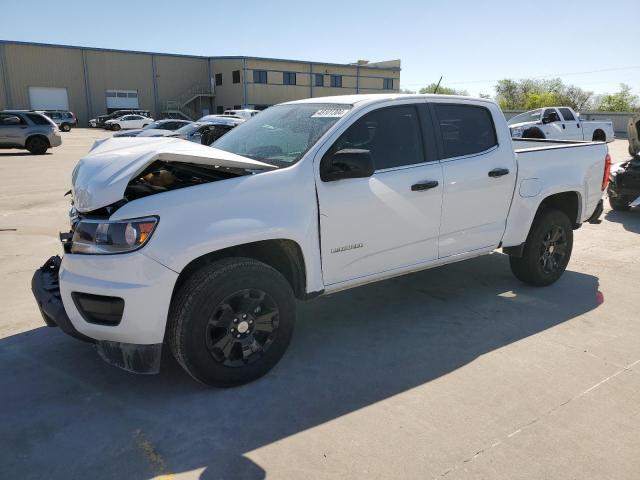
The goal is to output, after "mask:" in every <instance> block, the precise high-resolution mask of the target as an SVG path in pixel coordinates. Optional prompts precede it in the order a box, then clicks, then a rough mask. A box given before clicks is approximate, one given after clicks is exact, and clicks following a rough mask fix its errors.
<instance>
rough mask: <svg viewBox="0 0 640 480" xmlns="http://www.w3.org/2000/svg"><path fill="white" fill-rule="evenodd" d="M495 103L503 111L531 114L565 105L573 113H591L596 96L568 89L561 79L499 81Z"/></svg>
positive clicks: (570, 86)
mask: <svg viewBox="0 0 640 480" xmlns="http://www.w3.org/2000/svg"><path fill="white" fill-rule="evenodd" d="M495 89H496V101H497V102H498V104H499V105H500V107H501V108H502V109H503V110H531V109H534V108H541V107H551V106H558V105H566V106H568V107H572V108H573V109H574V110H582V109H588V108H589V107H590V106H591V99H592V97H593V92H587V91H585V90H582V89H581V88H580V87H577V86H575V85H565V84H564V83H563V82H562V80H561V79H559V78H553V79H550V80H541V79H534V78H525V79H523V80H519V81H518V80H511V79H504V80H499V81H498V84H497V85H496V86H495Z"/></svg>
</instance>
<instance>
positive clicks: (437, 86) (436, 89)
mask: <svg viewBox="0 0 640 480" xmlns="http://www.w3.org/2000/svg"><path fill="white" fill-rule="evenodd" d="M441 81H442V75H440V80H438V84H437V85H436V88H434V89H433V93H438V88H440V82H441Z"/></svg>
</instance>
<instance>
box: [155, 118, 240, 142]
mask: <svg viewBox="0 0 640 480" xmlns="http://www.w3.org/2000/svg"><path fill="white" fill-rule="evenodd" d="M243 122H244V120H242V119H239V118H231V117H223V116H220V115H208V116H206V117H202V118H201V119H200V120H198V121H197V122H192V123H190V124H189V125H185V126H184V127H182V128H180V129H178V130H176V131H175V132H170V133H167V134H165V135H162V136H167V137H178V138H182V139H183V140H188V141H190V142H195V143H200V144H202V145H210V144H211V143H213V142H214V141H215V140H217V139H218V138H220V137H221V136H222V135H224V134H225V133H227V132H228V131H229V130H231V129H232V128H234V127H236V126H238V125H240V124H241V123H243ZM154 136H158V135H154Z"/></svg>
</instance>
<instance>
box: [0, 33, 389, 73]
mask: <svg viewBox="0 0 640 480" xmlns="http://www.w3.org/2000/svg"><path fill="white" fill-rule="evenodd" d="M2 44H14V45H25V46H32V47H52V48H70V49H79V50H89V51H96V52H115V53H133V54H140V55H161V56H166V57H186V58H200V59H202V60H217V59H220V60H225V59H226V60H265V61H275V62H292V63H304V64H310V63H312V64H321V65H333V66H337V67H356V68H367V69H374V70H376V69H377V70H393V71H400V66H397V67H396V66H391V67H385V66H384V64H387V63H389V62H398V64H399V63H400V60H389V61H382V62H372V63H369V64H362V65H359V64H357V63H335V62H318V61H311V60H291V59H286V58H271V57H253V56H246V55H239V56H233V55H231V56H225V55H223V56H204V55H187V54H180V53H162V52H145V51H140V50H119V49H115V48H99V47H82V46H78V45H63V44H56V43H39V42H22V41H17V40H0V45H2ZM378 64H382V65H378Z"/></svg>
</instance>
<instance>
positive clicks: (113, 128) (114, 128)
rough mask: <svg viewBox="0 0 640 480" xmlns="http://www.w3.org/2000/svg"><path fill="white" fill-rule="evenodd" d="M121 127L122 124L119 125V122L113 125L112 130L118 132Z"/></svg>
mask: <svg viewBox="0 0 640 480" xmlns="http://www.w3.org/2000/svg"><path fill="white" fill-rule="evenodd" d="M120 128H121V127H120V125H118V124H117V123H114V124H113V125H111V130H113V131H114V132H117V131H118V130H120Z"/></svg>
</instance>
